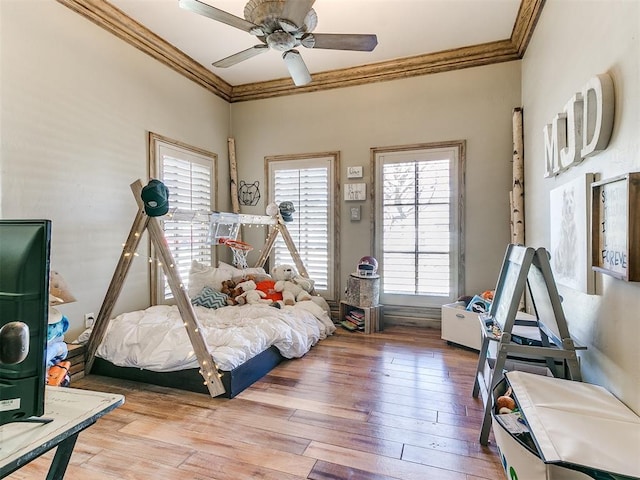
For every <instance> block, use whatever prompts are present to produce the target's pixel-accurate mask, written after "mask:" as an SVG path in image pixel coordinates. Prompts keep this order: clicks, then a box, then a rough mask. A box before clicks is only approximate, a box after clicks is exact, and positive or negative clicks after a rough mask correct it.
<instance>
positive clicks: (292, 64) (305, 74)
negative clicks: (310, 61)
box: [282, 50, 311, 87]
mask: <svg viewBox="0 0 640 480" xmlns="http://www.w3.org/2000/svg"><path fill="white" fill-rule="evenodd" d="M282 58H284V63H286V64H287V68H288V69H289V75H291V78H292V79H293V83H295V84H296V87H300V86H302V85H306V84H307V83H311V74H310V73H309V69H308V68H307V66H306V65H305V63H304V60H303V59H302V55H300V52H298V51H297V50H288V51H286V52H284V53H283V54H282Z"/></svg>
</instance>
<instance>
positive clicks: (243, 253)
mask: <svg viewBox="0 0 640 480" xmlns="http://www.w3.org/2000/svg"><path fill="white" fill-rule="evenodd" d="M224 244H225V245H226V246H227V247H229V248H230V249H231V251H232V252H233V265H234V266H235V267H236V268H240V269H242V270H244V269H245V268H249V266H248V265H247V254H248V253H249V252H250V251H251V250H253V247H252V246H251V245H249V244H248V243H245V242H241V241H240V240H232V239H228V240H225V242H224Z"/></svg>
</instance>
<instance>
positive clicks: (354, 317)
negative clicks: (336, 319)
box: [341, 310, 364, 332]
mask: <svg viewBox="0 0 640 480" xmlns="http://www.w3.org/2000/svg"><path fill="white" fill-rule="evenodd" d="M341 325H342V326H343V327H344V328H346V329H347V330H349V331H351V332H355V331H356V330H358V331H364V313H363V312H360V311H358V310H351V311H349V312H347V313H346V314H345V316H344V320H343V321H342V322H341Z"/></svg>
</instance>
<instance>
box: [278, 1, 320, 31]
mask: <svg viewBox="0 0 640 480" xmlns="http://www.w3.org/2000/svg"><path fill="white" fill-rule="evenodd" d="M315 2H316V0H287V3H285V4H284V8H283V9H282V14H281V17H282V18H284V19H286V20H290V21H292V22H293V23H295V24H296V26H297V27H298V28H300V27H302V25H304V19H305V17H306V16H307V13H309V10H311V7H313V4H314V3H315Z"/></svg>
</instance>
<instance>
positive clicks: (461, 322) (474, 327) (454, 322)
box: [441, 302, 482, 351]
mask: <svg viewBox="0 0 640 480" xmlns="http://www.w3.org/2000/svg"><path fill="white" fill-rule="evenodd" d="M480 328H481V325H480V320H479V319H478V314H477V313H475V312H470V311H468V310H465V306H464V303H463V302H456V303H448V304H446V305H443V306H442V323H441V331H442V333H441V338H442V339H443V340H447V341H448V342H451V343H455V344H458V345H463V346H465V347H469V348H473V349H475V350H478V351H480V347H481V346H482V334H481V332H480Z"/></svg>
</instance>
